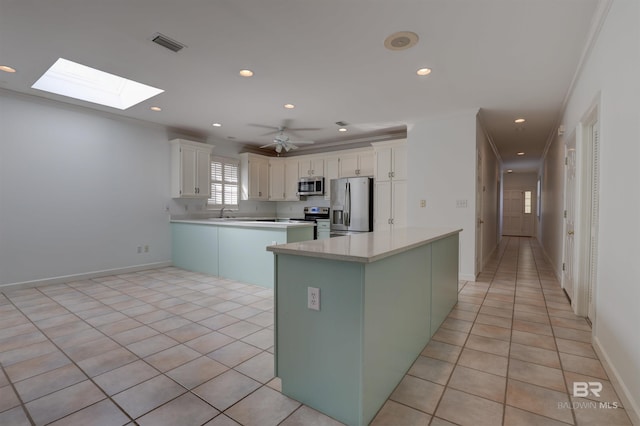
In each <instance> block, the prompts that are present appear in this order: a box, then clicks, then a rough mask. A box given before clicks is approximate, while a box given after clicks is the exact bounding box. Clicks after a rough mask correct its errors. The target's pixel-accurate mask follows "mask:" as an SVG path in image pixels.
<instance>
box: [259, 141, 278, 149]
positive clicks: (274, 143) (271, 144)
mask: <svg viewBox="0 0 640 426" xmlns="http://www.w3.org/2000/svg"><path fill="white" fill-rule="evenodd" d="M273 145H280V143H279V142H271V143H268V144H266V145H262V146H261V147H260V148H268V147H270V146H273Z"/></svg>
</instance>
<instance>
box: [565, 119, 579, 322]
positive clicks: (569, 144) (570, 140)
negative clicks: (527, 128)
mask: <svg viewBox="0 0 640 426" xmlns="http://www.w3.org/2000/svg"><path fill="white" fill-rule="evenodd" d="M576 144H577V138H576V130H574V131H572V132H571V134H570V135H569V137H567V138H566V139H565V141H564V159H565V163H564V164H565V167H564V182H563V185H564V190H563V200H562V205H563V220H562V265H563V267H562V271H561V273H560V287H562V289H563V290H564V291H565V293H567V285H566V283H565V273H564V272H565V271H564V268H565V267H573V283H572V286H571V293H570V294H569V293H567V295H568V296H569V299H570V301H571V307H572V309H573V310H574V312H575V310H576V293H577V289H576V281H577V280H576V273H575V271H576V270H575V266H576V257H577V256H576V252H577V251H578V250H577V246H576V237H575V236H574V237H573V257H572V258H573V262H572V264H571V265H569V266H565V265H567V264H568V263H569V262H568V260H567V232H568V230H567V228H568V227H567V214H568V210H569V209H567V204H568V201H569V197H568V194H567V180H568V177H567V175H568V173H569V172H568V169H567V166H568V165H567V159H568V158H569V150H571V149H573V150H574V151H576V149H577V147H576ZM575 155H576V158H575V162H576V164H575V171H574V173H575V176H574V183H573V197H574V208H573V215H574V217H573V223H574V233H575V229H576V227H575V224H576V220H577V219H578V216H579V213H580V212H579V208H578V205H577V204H576V200H577V198H578V191H579V185H580V182H579V175H578V170H577V169H578V162H579V161H578V152H576V153H575Z"/></svg>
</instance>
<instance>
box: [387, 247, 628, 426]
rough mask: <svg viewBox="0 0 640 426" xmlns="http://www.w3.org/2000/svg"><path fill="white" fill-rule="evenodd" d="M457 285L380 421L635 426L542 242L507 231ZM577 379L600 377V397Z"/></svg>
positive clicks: (441, 423) (394, 423) (598, 378)
mask: <svg viewBox="0 0 640 426" xmlns="http://www.w3.org/2000/svg"><path fill="white" fill-rule="evenodd" d="M461 286H462V287H461V289H460V291H459V298H458V305H457V306H456V307H455V308H454V310H453V311H452V312H451V314H450V315H449V317H448V319H447V320H445V322H444V323H443V324H442V326H441V327H440V329H439V330H438V331H437V332H436V334H435V335H434V336H433V338H432V340H431V342H430V343H429V344H428V345H427V347H426V348H425V350H424V351H423V352H422V355H423V356H421V357H419V358H418V360H417V361H416V362H415V364H414V366H413V367H412V369H411V370H410V371H409V372H408V374H407V375H406V376H405V378H404V380H403V381H402V383H401V384H400V385H399V386H398V387H397V388H396V390H395V392H394V393H393V394H392V395H391V397H390V399H389V401H388V402H387V403H386V405H385V407H384V408H383V410H382V411H381V412H380V413H379V414H378V418H377V419H376V421H374V424H375V425H401V424H403V425H417V424H425V425H426V424H430V425H438V426H440V425H450V424H459V425H469V426H472V425H509V426H516V425H517V426H520V425H562V424H574V425H593V426H599V425H631V421H630V420H629V418H628V417H627V414H626V412H625V411H624V409H622V408H613V407H614V405H615V404H614V403H616V404H617V406H618V407H621V402H620V400H619V399H618V397H617V395H616V393H615V391H614V390H613V387H612V386H611V383H610V382H609V381H608V378H607V374H606V373H605V371H604V369H603V367H602V365H601V363H600V361H599V360H598V358H597V356H596V353H595V352H594V350H593V348H592V346H591V344H590V341H591V328H590V327H589V325H588V324H587V322H586V321H585V320H584V319H582V318H579V317H576V316H575V315H574V314H573V313H572V311H571V308H570V306H569V302H568V300H567V298H566V297H565V295H564V293H563V291H562V290H561V288H560V287H559V285H558V282H557V280H556V278H555V276H554V274H553V271H552V270H551V269H550V267H549V265H548V263H547V261H546V260H545V259H544V256H543V254H542V250H541V249H540V247H539V245H538V243H537V241H536V240H534V239H532V238H518V237H503V240H502V243H501V245H500V247H499V249H498V250H497V253H496V254H495V255H494V256H493V258H492V259H491V261H490V263H489V264H488V265H487V267H486V268H485V271H484V272H483V273H482V274H481V275H480V276H479V277H478V281H477V282H466V283H465V282H462V283H461ZM574 381H577V382H599V383H601V384H602V392H601V393H600V397H599V398H597V397H594V396H593V395H592V394H589V397H588V398H590V399H585V398H574V397H572V396H571V394H572V390H573V389H572V387H573V382H574ZM600 402H607V403H609V404H608V407H611V408H601V407H600V405H599V404H600ZM410 407H412V408H410ZM414 408H415V409H416V410H420V411H422V413H421V412H419V411H416V410H413V409H414ZM425 413H435V415H434V417H433V419H431V420H430V416H429V415H427V414H425ZM444 420H446V421H444ZM428 421H431V423H428Z"/></svg>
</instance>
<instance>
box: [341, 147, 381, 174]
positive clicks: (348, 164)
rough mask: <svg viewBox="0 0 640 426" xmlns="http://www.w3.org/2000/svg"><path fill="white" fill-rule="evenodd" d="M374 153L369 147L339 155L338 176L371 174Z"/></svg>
mask: <svg viewBox="0 0 640 426" xmlns="http://www.w3.org/2000/svg"><path fill="white" fill-rule="evenodd" d="M373 159H374V154H373V151H372V150H370V149H367V150H363V151H359V152H351V153H347V154H343V155H340V164H339V175H340V177H353V176H373V171H374V162H373Z"/></svg>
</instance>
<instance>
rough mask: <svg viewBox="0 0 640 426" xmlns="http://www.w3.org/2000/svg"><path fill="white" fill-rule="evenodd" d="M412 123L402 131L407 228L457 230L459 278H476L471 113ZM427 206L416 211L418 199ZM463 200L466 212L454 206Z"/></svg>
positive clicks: (473, 116)
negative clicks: (422, 227)
mask: <svg viewBox="0 0 640 426" xmlns="http://www.w3.org/2000/svg"><path fill="white" fill-rule="evenodd" d="M477 113H478V110H471V111H465V112H461V113H458V114H455V115H450V116H446V117H434V118H432V119H428V120H424V121H421V122H417V123H414V124H413V125H412V126H410V127H409V128H408V132H407V158H408V169H409V176H408V217H407V219H408V225H409V226H429V227H455V228H462V229H463V231H462V232H461V233H460V279H463V280H475V276H476V275H475V233H476V230H475V215H476V209H475V203H476V198H475V197H476V196H475V191H476V115H477ZM422 199H423V200H426V202H427V203H426V207H425V208H421V207H420V200H422ZM457 200H466V201H467V207H466V208H457V207H456V201H457Z"/></svg>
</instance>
